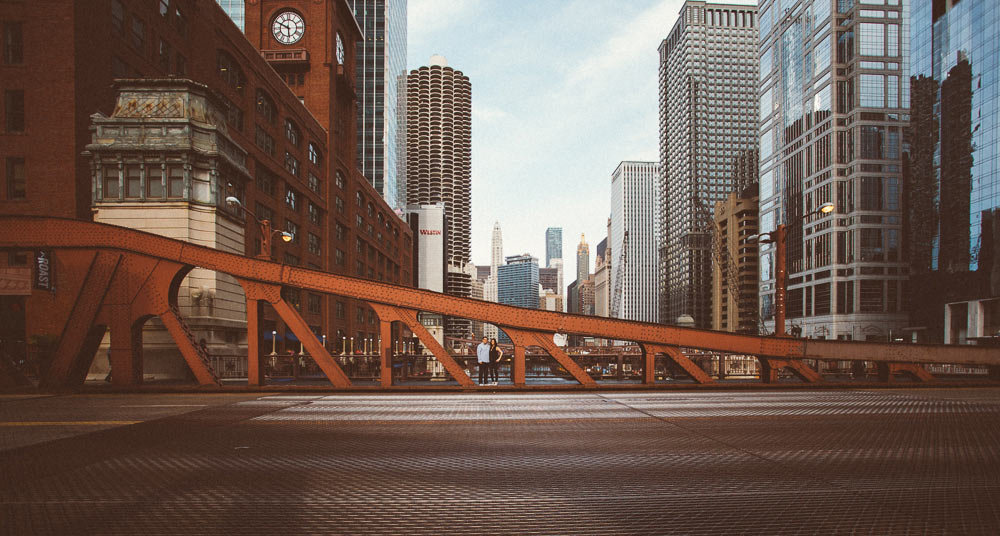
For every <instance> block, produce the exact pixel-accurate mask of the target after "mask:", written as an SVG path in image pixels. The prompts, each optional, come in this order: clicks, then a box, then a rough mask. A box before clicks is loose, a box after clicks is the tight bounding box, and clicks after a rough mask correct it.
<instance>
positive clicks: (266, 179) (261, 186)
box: [257, 166, 277, 197]
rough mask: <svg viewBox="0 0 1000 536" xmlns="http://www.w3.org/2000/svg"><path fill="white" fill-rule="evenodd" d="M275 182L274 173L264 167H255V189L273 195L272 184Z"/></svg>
mask: <svg viewBox="0 0 1000 536" xmlns="http://www.w3.org/2000/svg"><path fill="white" fill-rule="evenodd" d="M276 182H277V179H275V177H274V175H273V174H272V173H271V172H270V171H268V170H267V169H266V168H264V167H261V166H258V167H257V191H258V192H261V193H264V194H267V195H269V196H271V197H274V186H275V183H276Z"/></svg>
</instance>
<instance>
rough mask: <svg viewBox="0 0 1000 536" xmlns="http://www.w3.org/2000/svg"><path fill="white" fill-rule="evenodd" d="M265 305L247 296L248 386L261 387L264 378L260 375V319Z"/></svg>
mask: <svg viewBox="0 0 1000 536" xmlns="http://www.w3.org/2000/svg"><path fill="white" fill-rule="evenodd" d="M263 308H264V303H263V302H262V301H260V300H258V299H255V298H251V297H250V295H249V294H247V385H249V386H250V387H260V386H261V385H263V383H264V382H263V380H264V376H263V375H262V374H261V373H260V343H261V340H260V339H261V337H260V317H261V313H262V312H263Z"/></svg>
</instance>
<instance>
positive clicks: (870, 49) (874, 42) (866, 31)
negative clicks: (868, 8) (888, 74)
mask: <svg viewBox="0 0 1000 536" xmlns="http://www.w3.org/2000/svg"><path fill="white" fill-rule="evenodd" d="M858 27H859V28H860V29H859V31H858V36H859V37H860V40H861V45H860V53H861V55H862V56H884V55H885V26H884V25H883V24H882V23H880V22H862V23H860V24H858Z"/></svg>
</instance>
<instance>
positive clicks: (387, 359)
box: [379, 316, 392, 387]
mask: <svg viewBox="0 0 1000 536" xmlns="http://www.w3.org/2000/svg"><path fill="white" fill-rule="evenodd" d="M379 343H380V345H381V346H382V347H381V348H379V356H380V359H381V360H382V366H381V367H380V368H379V373H380V374H379V380H380V382H379V383H381V385H382V387H392V321H391V320H386V319H383V318H382V317H381V316H380V317H379Z"/></svg>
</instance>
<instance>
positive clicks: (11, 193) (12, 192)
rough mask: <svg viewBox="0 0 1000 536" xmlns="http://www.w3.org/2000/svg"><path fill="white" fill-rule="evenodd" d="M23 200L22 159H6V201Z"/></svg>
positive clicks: (23, 176) (23, 174) (23, 175)
mask: <svg viewBox="0 0 1000 536" xmlns="http://www.w3.org/2000/svg"><path fill="white" fill-rule="evenodd" d="M24 198H25V173H24V159H23V158H18V157H7V199H24Z"/></svg>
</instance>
